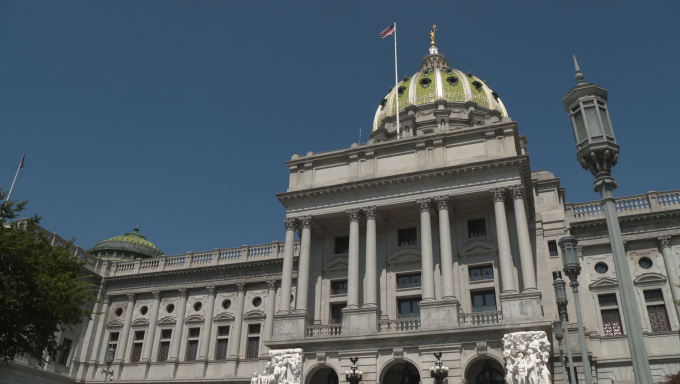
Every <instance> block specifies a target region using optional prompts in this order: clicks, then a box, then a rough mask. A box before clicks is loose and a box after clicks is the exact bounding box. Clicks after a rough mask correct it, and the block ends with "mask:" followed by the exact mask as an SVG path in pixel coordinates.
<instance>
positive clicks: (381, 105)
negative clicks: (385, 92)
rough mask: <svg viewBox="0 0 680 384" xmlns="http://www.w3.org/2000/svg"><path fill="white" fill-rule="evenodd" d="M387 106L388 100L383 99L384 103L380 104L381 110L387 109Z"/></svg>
mask: <svg viewBox="0 0 680 384" xmlns="http://www.w3.org/2000/svg"><path fill="white" fill-rule="evenodd" d="M386 105H387V99H382V101H381V102H380V110H381V111H382V110H383V109H385V106H386Z"/></svg>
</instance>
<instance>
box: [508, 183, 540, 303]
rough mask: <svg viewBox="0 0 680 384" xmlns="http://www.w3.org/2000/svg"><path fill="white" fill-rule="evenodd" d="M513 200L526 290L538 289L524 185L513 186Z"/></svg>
mask: <svg viewBox="0 0 680 384" xmlns="http://www.w3.org/2000/svg"><path fill="white" fill-rule="evenodd" d="M512 200H513V201H514V202H515V224H516V226H517V240H518V243H519V260H520V265H521V266H522V282H523V283H524V290H525V291H528V290H531V291H535V290H536V270H535V268H534V253H533V251H532V250H531V237H530V236H529V224H528V223H527V213H526V210H525V209H524V187H522V186H521V185H516V186H514V187H512Z"/></svg>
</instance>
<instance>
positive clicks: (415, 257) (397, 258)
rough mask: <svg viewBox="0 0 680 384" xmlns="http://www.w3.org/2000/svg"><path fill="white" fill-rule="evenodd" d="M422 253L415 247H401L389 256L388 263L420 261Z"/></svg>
mask: <svg viewBox="0 0 680 384" xmlns="http://www.w3.org/2000/svg"><path fill="white" fill-rule="evenodd" d="M420 262H422V254H421V253H420V251H419V250H417V249H415V248H411V249H400V250H398V251H396V252H394V253H392V254H391V255H389V256H388V257H387V264H403V263H420Z"/></svg>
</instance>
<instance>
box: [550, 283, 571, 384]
mask: <svg viewBox="0 0 680 384" xmlns="http://www.w3.org/2000/svg"><path fill="white" fill-rule="evenodd" d="M566 286H567V283H565V282H564V280H562V278H561V277H557V279H555V281H554V282H553V287H554V288H555V298H556V300H555V301H556V302H557V308H558V310H559V313H560V318H561V319H562V324H563V326H564V340H565V342H566V344H567V357H569V372H571V375H570V376H571V384H576V374H575V373H574V359H572V357H571V345H569V330H568V329H567V304H568V303H569V300H567V290H566V289H565V287H566Z"/></svg>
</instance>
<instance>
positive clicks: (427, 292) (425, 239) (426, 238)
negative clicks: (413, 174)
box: [416, 199, 435, 302]
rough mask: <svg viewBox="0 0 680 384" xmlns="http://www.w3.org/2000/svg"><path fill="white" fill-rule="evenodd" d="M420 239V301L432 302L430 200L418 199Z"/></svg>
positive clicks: (432, 269) (432, 259) (432, 268)
mask: <svg viewBox="0 0 680 384" xmlns="http://www.w3.org/2000/svg"><path fill="white" fill-rule="evenodd" d="M416 203H417V204H418V205H419V206H420V239H421V241H422V245H421V252H422V272H421V280H422V286H423V288H422V289H423V298H422V301H426V302H427V301H433V300H434V299H435V297H434V257H433V255H432V224H431V223H430V208H431V199H420V200H417V201H416Z"/></svg>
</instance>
